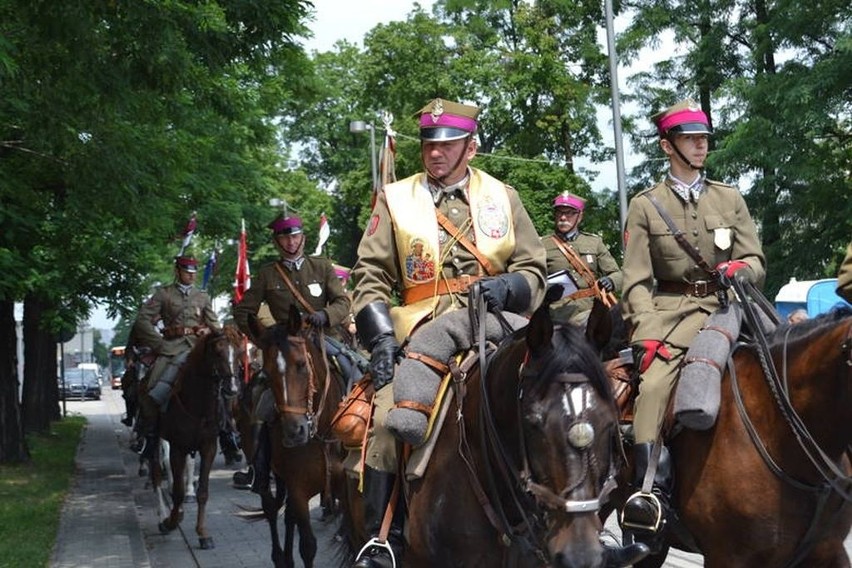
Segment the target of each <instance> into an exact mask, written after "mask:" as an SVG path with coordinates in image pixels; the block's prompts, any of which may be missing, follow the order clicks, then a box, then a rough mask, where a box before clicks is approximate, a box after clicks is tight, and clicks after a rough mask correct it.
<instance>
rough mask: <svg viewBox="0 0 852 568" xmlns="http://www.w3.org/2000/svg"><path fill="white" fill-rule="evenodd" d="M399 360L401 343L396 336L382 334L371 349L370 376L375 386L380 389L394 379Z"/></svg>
mask: <svg viewBox="0 0 852 568" xmlns="http://www.w3.org/2000/svg"><path fill="white" fill-rule="evenodd" d="M398 360H399V343H398V342H397V340H396V337H394V336H393V334H391V335H382V336H380V337H378V338H376V342H375V344H374V345H373V347H372V348H371V349H370V376H371V377H372V378H373V386H374V387H375V388H376V390H379V389H380V388H382V387H383V386H385V385H387V384H388V383H390V382H391V381H393V372H394V368H395V367H396V363H397V361H398Z"/></svg>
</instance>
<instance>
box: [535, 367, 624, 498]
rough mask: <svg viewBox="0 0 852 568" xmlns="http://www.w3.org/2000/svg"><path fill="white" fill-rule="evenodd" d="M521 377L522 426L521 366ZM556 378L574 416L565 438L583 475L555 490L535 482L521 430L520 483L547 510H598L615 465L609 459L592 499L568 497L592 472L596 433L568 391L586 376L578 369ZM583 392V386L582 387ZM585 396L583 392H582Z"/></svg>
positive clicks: (610, 486)
mask: <svg viewBox="0 0 852 568" xmlns="http://www.w3.org/2000/svg"><path fill="white" fill-rule="evenodd" d="M520 377H521V385H520V396H519V397H518V414H519V417H518V418H519V426H520V427H521V429H522V430H523V425H522V423H521V422H520V413H521V402H522V400H523V392H524V391H523V382H524V380H525V378H526V377H525V376H524V373H523V370H522V371H521V374H520ZM555 380H556V381H558V382H560V383H562V385H563V388H564V390H565V398H564V399H565V401H566V402H567V406H568V408H567V409H566V410H567V411H568V412H567V413H568V414H570V415H571V416H573V417H574V420H573V422H572V424H571V425H570V426H569V427H568V430H569V434H568V439H569V440H568V441H569V444H570V445H571V446H572V447H573V448H574V449H576V450H577V451H578V452H579V453H580V455H581V457H582V459H583V466H584V473H583V476H582V477H580V478H579V479H577V480H576V482H575V483H573V484H572V485H569V486H567V487H565V488H564V489H563V490H562V491H560V492H559V493H555V492H554V491H553V490H552V489H550V488H549V487H547V486H545V485H542V484H540V483H537V482H536V481H535V480H534V478H533V473H532V468H531V467H530V465H529V464H530V462H529V453H528V451H527V448H526V439H525V437H524V435H523V431H522V432H521V436H520V437H519V440H520V444H521V458H522V460H523V464H522V467H521V471H520V479H521V481H522V483H523V488H524V490H525V491H526V492H527V493H529V494H531V495H532V496H533V498H534V500H535V502H536V504H537V505H538V506H539V507H541V508H544V509H547V510H550V511H558V512H562V513H569V514H571V513H591V512H595V511H599V510H600V509H601V507H602V506H603V504H604V503H606V501H607V499H608V497H609V493H610V492H611V491H612V490H613V489H615V487H616V481H615V473H616V471H615V467H614V463H613V460H610V466H609V472H608V475H607V481H606V483H604V486H603V487H602V488H601V491H600V494H599V495H598V496H597V497H595V498H594V499H570V498H569V496H570V495H571V493H572V492H573V491H574V490H575V489H576V488H577V487H579V486H580V485H582V483H583V482H584V481H585V480H586V478H587V477H588V476H589V475H590V474H594V473H595V471H593V470H594V469H595V464H594V463H593V462H594V461H595V456H594V455H593V454H592V453H591V452H589V451H588V450H589V448H590V447H591V446H592V444H593V443H594V437H595V436H596V435H597V433H596V432H595V431H594V427H593V426H592V425H591V423H589V422H588V421H587V420H586V419H585V414H586V411H587V407H586V405H585V404H583V405H582V408H580V409H579V411H578V409H577V408H575V406H576V400H575V398H574V397H573V396H571V395H572V391H575V390H576V388H577V385H588V383H589V377H588V376H586V375H585V374H582V373H562V374H560V375H559V376H557V377H556V379H555ZM584 393H585V388H584ZM584 398H585V396H584Z"/></svg>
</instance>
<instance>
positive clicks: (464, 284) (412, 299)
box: [402, 274, 480, 305]
mask: <svg viewBox="0 0 852 568" xmlns="http://www.w3.org/2000/svg"><path fill="white" fill-rule="evenodd" d="M479 278H480V277H479V276H475V275H470V274H463V275H462V276H460V277H458V278H443V279H441V280H438V284H437V285H436V284H435V283H434V282H427V283H425V284H418V285H417V286H412V287H411V288H406V289H405V290H403V291H402V301H403V302H405V304H406V305H410V304H415V303H417V302H419V301H420V300H425V299H426V298H432V297H434V296H444V295H446V294H464V293H466V292H467V289H468V288H470V285H471V284H473V283H474V282H476V281H477V280H479Z"/></svg>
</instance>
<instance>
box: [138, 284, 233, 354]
mask: <svg viewBox="0 0 852 568" xmlns="http://www.w3.org/2000/svg"><path fill="white" fill-rule="evenodd" d="M158 322H162V325H163V327H164V328H168V327H174V326H179V327H197V326H202V325H206V326H207V327H209V328H211V329H214V330H218V329H221V328H222V326H221V325H220V324H219V319H218V318H217V317H216V313H215V312H214V311H213V306H212V304H211V302H210V296H208V295H207V292H205V291H203V290H199V289H197V288H191V289H190V291H189V294H186V295H184V294H183V292H181V291H180V289H179V288H178V287H177V284H169V285H168V286H163V287H161V288H158V289H157V291H156V292H154V295H153V296H151V298H150V299H149V300H148V301H147V302H145V303H144V304H143V305H142V308H141V309H140V310H139V314H138V315H137V316H136V322H135V323H134V325H133V331H132V333H135V337H136V341H137V345H140V346H144V347H150V348H151V349H152V350H153V351H154V353H156V354H157V355H165V356H167V357H173V356H175V355H178V354H180V353H183V352H184V351H188V350H189V349H192V346H193V345H195V342H196V340H197V339H198V338H197V337H196V336H195V335H185V336H183V337H177V338H174V339H166V338H164V337H163V335H162V334H161V333H160V331H159V330H158V329H157V323H158Z"/></svg>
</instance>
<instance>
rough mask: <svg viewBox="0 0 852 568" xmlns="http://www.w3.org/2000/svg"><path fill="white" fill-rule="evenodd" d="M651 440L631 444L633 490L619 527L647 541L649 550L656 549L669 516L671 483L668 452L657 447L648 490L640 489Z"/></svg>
mask: <svg viewBox="0 0 852 568" xmlns="http://www.w3.org/2000/svg"><path fill="white" fill-rule="evenodd" d="M653 449H654V444H653V443H644V444H636V445H635V446H633V455H634V458H635V466H636V472H635V475H634V478H633V484H634V487H635V488H636V491H637V492H636V493H634V494H633V495H631V496H630V497H629V498H628V499H627V502H626V503H625V504H624V510H623V511H622V513H621V528H622V530H623V531H624V532H625V533H627V532H629V533H630V535H632V537H633V538H634V539H635V540H636V541H637V542H643V543H645V544H647V545H648V546H649V547H650V549H651V552H652V553H657V552H659V551H660V549H661V547H662V544H663V540H664V539H663V536H664V531H665V527H666V521H667V519H668V518H669V516H670V503H671V493H672V487H673V485H674V480H673V471H672V462H671V455H670V454H669V451H668V448H666V447H665V446H663V447H662V448H660V458H659V460H658V461H657V469H656V471H655V472H654V484H653V486H652V488H651V493H650V494H648V493H641V488H642V483H643V481H644V479H645V472H646V471H648V466H649V464H650V462H651V453H652V451H653Z"/></svg>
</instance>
